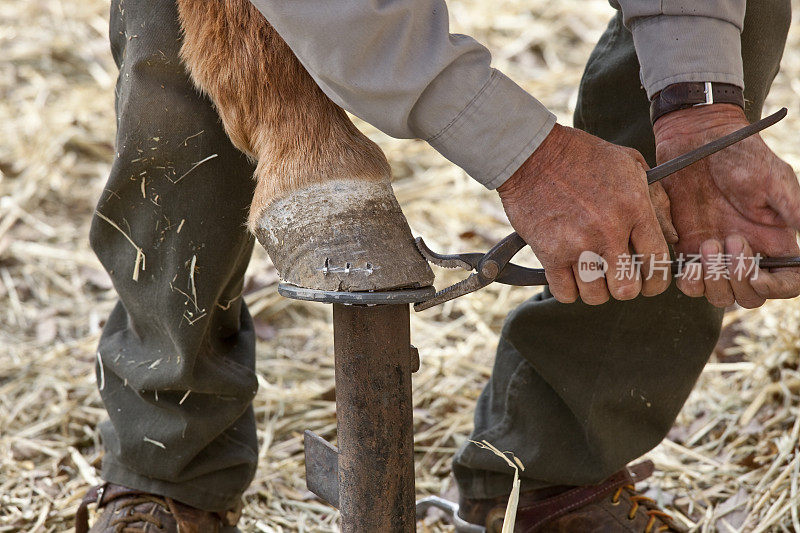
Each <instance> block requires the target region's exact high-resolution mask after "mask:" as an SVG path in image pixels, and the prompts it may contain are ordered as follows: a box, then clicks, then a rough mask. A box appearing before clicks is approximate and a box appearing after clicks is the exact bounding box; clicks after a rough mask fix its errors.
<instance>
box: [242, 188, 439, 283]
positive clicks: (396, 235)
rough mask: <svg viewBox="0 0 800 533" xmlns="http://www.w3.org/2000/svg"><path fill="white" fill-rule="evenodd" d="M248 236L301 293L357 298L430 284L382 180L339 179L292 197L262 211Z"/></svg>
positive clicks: (429, 274)
mask: <svg viewBox="0 0 800 533" xmlns="http://www.w3.org/2000/svg"><path fill="white" fill-rule="evenodd" d="M253 232H254V233H255V235H256V237H257V238H258V240H259V242H260V243H261V245H262V246H264V248H266V249H267V252H268V253H269V256H270V258H271V259H272V262H273V263H274V264H275V267H276V268H277V269H278V273H279V274H280V277H281V279H282V280H283V281H285V282H287V283H291V284H292V285H296V286H298V287H305V288H308V289H317V290H322V291H348V292H357V291H387V290H393V289H402V288H415V287H426V286H428V285H431V284H432V283H433V272H432V271H431V269H430V267H429V266H428V263H427V261H425V259H424V258H423V257H422V255H421V254H420V253H419V251H418V250H417V247H416V246H415V244H414V238H413V237H412V235H411V230H410V228H409V227H408V222H407V221H406V218H405V216H404V215H403V212H402V210H401V209H400V205H399V204H398V203H397V199H396V198H395V196H394V193H393V192H392V187H391V185H390V184H389V183H386V182H369V181H363V180H338V181H332V182H326V183H320V184H316V185H313V186H311V187H306V188H304V189H301V190H299V191H295V192H293V193H290V194H289V195H287V196H284V197H282V198H280V199H278V200H275V201H273V202H272V203H271V204H270V205H269V206H268V207H267V208H266V209H264V210H263V211H262V213H261V214H260V216H259V217H258V218H257V220H256V225H255V228H253Z"/></svg>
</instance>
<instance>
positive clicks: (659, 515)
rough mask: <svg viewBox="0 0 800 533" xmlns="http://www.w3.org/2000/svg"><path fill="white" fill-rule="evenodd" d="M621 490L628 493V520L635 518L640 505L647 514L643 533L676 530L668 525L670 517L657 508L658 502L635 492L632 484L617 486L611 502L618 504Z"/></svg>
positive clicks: (670, 520) (670, 521)
mask: <svg viewBox="0 0 800 533" xmlns="http://www.w3.org/2000/svg"><path fill="white" fill-rule="evenodd" d="M623 490H624V491H627V492H628V493H629V494H630V495H629V496H628V499H629V500H630V502H631V509H630V511H629V512H628V520H633V519H634V518H636V513H637V512H638V511H639V508H640V507H642V508H644V509H645V514H647V516H648V518H649V520H648V521H647V525H646V526H645V528H644V533H656V532H663V531H677V530H676V529H673V528H672V526H671V525H670V524H671V523H672V517H671V516H670V515H668V514H667V513H665V512H664V511H662V510H661V509H659V508H658V504H657V503H656V502H655V501H654V500H653V499H652V498H648V497H647V496H642V495H641V494H639V493H638V492H636V488H635V487H634V486H633V485H623V486H621V487H620V488H618V489H617V491H616V492H615V493H614V496H612V497H611V503H612V504H614V505H619V503H620V502H621V500H620V497H621V496H622V491H623ZM659 522H660V523H661V525H659V526H658V528H657V529H653V528H654V527H655V526H656V525H657V524H658V523H659Z"/></svg>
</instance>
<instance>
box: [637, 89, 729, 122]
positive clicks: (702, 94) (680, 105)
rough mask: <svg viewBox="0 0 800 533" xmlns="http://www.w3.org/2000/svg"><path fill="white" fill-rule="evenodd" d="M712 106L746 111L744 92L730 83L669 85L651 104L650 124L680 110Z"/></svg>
mask: <svg viewBox="0 0 800 533" xmlns="http://www.w3.org/2000/svg"><path fill="white" fill-rule="evenodd" d="M710 104H734V105H738V106H739V107H741V108H742V109H744V92H743V91H742V89H741V87H737V86H736V85H731V84H729V83H715V82H710V81H707V82H702V81H698V82H681V83H674V84H672V85H668V86H667V87H665V88H664V89H663V90H661V91H659V92H658V93H656V94H655V96H653V100H652V101H651V102H650V122H651V123H653V124H655V122H656V120H658V118H659V117H661V116H663V115H666V114H667V113H670V112H672V111H677V110H678V109H686V108H688V107H694V106H702V105H710Z"/></svg>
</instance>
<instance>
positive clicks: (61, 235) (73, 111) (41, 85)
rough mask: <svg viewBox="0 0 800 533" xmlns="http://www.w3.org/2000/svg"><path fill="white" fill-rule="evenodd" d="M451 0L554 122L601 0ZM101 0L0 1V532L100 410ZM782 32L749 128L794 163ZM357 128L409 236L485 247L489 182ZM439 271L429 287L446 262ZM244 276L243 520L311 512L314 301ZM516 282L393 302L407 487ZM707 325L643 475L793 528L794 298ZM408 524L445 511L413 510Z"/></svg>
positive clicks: (104, 151)
mask: <svg viewBox="0 0 800 533" xmlns="http://www.w3.org/2000/svg"><path fill="white" fill-rule="evenodd" d="M450 4H451V10H452V19H453V22H454V24H455V26H456V28H457V29H458V31H462V32H466V33H470V34H472V35H475V36H477V37H478V38H479V39H481V40H482V41H483V42H485V43H487V44H489V45H490V46H491V48H492V49H493V51H494V53H495V57H496V62H495V63H496V66H498V67H499V68H501V69H503V70H505V71H506V72H508V73H509V74H510V75H511V76H512V77H513V78H514V79H516V80H518V81H519V82H520V83H521V84H522V85H523V86H525V87H526V88H527V89H529V90H531V91H532V92H533V94H535V95H537V96H539V97H540V98H541V99H542V100H544V102H545V103H546V104H547V105H548V106H550V107H551V109H553V110H555V111H556V112H557V113H558V115H559V118H560V120H561V121H562V122H564V123H570V115H571V110H572V108H573V107H574V102H575V97H576V90H575V88H576V87H577V84H578V80H579V77H580V74H581V69H582V65H583V62H584V61H585V60H586V58H587V56H588V54H589V52H590V50H591V48H592V45H593V43H594V42H595V41H596V39H597V38H598V37H599V35H600V32H601V31H602V28H603V26H604V24H605V21H606V20H607V19H608V17H609V15H610V13H611V10H610V8H609V7H608V4H607V3H606V1H605V0H593V1H589V0H559V1H557V2H552V1H549V0H528V1H524V2H523V1H521V0H509V1H506V2H502V3H500V4H498V3H496V2H491V1H489V0H451V2H450ZM500 6H502V7H500ZM107 9H108V8H107V4H106V1H105V0H85V1H83V2H63V1H59V0H30V1H27V2H20V1H18V0H0V50H2V51H3V54H2V59H0V196H1V197H2V199H0V532H5V531H37V532H42V531H65V530H67V529H68V528H69V524H70V523H71V519H72V517H73V515H74V512H75V509H76V507H77V504H78V500H79V498H80V497H81V495H82V493H83V491H84V490H85V489H86V487H87V486H88V485H90V484H92V483H94V482H96V481H97V474H96V472H95V470H94V468H93V467H94V465H96V464H97V461H98V453H99V452H98V443H97V434H96V433H95V431H94V425H95V423H96V422H97V420H98V419H100V418H102V416H103V409H102V406H101V404H100V403H99V399H98V395H97V392H96V390H95V389H96V385H95V379H94V375H93V364H94V360H95V346H96V343H97V340H98V335H99V330H100V327H101V324H102V322H103V320H104V317H105V316H106V315H107V313H108V312H109V310H110V308H111V306H112V304H113V301H114V293H113V291H112V289H111V287H110V284H109V281H108V278H107V276H106V275H105V274H104V273H103V271H102V269H101V268H100V266H99V264H98V262H97V261H96V260H95V258H94V256H93V255H92V253H91V251H90V250H89V248H88V243H87V238H86V236H87V233H88V221H89V218H90V215H91V213H92V210H93V207H94V202H95V199H96V198H97V197H98V196H99V194H100V192H101V191H102V188H103V183H104V179H105V176H106V174H107V172H108V168H109V161H110V160H111V158H112V151H113V148H112V145H111V142H112V140H113V138H114V117H113V115H112V109H113V108H112V94H113V82H114V76H115V74H114V68H113V64H112V62H111V60H110V54H109V53H108V46H107V44H106V32H107V30H106V27H107V20H106V11H107ZM798 41H800V30H798V28H797V27H796V26H794V29H793V33H792V35H791V37H790V44H789V47H788V49H787V54H786V57H785V58H784V62H783V65H784V71H783V73H782V74H781V75H780V77H779V79H778V80H777V81H776V86H775V89H774V91H773V94H772V96H771V98H770V102H769V103H768V105H767V109H768V110H771V109H775V108H777V107H778V106H780V105H786V106H788V107H789V108H790V110H791V114H790V116H789V118H788V119H787V120H786V121H784V123H782V124H780V125H778V126H777V127H775V128H773V129H771V130H770V131H769V132H768V133H767V135H766V137H767V138H768V139H769V140H770V142H771V143H772V145H773V146H774V147H775V148H776V149H778V151H779V152H780V153H781V154H782V155H783V156H785V157H786V158H788V159H789V161H790V162H792V163H793V164H794V165H795V167H800V147H798V146H797V145H796V144H794V143H793V142H790V140H791V141H793V140H794V139H796V136H795V135H792V134H791V133H790V132H796V131H798V128H797V126H798V120H799V118H798V117H800V102H798V93H800V82H799V81H798V80H800V53H798V50H799V49H798ZM367 130H368V131H369V132H370V135H371V136H372V137H373V138H375V139H376V140H378V141H379V142H380V143H381V145H382V146H383V147H384V149H385V150H386V151H387V153H388V155H389V158H390V160H391V161H392V164H393V167H394V170H395V174H396V176H397V183H396V191H397V194H398V197H399V199H400V201H401V202H402V203H403V205H404V208H405V211H406V214H407V215H408V217H409V219H410V221H411V223H412V226H413V228H414V231H415V233H417V234H421V235H424V236H425V238H426V240H427V241H428V242H429V243H430V244H431V246H432V247H435V248H437V249H441V250H443V251H454V250H466V249H475V250H480V249H486V247H487V246H489V245H490V244H491V243H493V242H494V241H495V240H496V239H498V238H499V237H502V236H503V235H505V234H506V233H507V232H508V229H509V228H508V226H507V223H506V221H505V217H504V215H503V212H502V210H501V208H500V206H499V204H498V202H497V201H496V199H495V196H494V195H493V194H492V193H488V192H486V191H484V190H483V189H481V187H479V186H478V185H476V184H475V183H473V182H471V181H470V180H469V179H468V178H467V177H465V176H464V174H463V172H461V171H460V170H458V169H457V168H454V167H453V166H452V165H450V164H448V163H447V162H446V161H444V160H443V159H442V158H441V157H439V156H438V155H436V154H435V153H433V152H432V151H431V150H430V149H429V148H427V147H426V146H425V145H424V144H423V143H421V142H418V141H397V140H392V139H388V138H387V137H385V136H383V135H380V134H379V133H377V132H375V131H374V130H372V129H369V128H367ZM479 148H480V147H476V149H479ZM438 274H439V275H440V278H439V280H438V283H439V284H444V283H447V282H449V281H452V280H454V279H456V277H457V274H454V273H442V272H438ZM248 275H249V282H248V294H247V296H246V298H247V301H248V303H249V304H250V306H251V307H250V308H251V311H252V312H253V314H254V315H255V316H256V318H257V324H258V335H259V339H260V342H259V346H258V354H259V355H258V358H259V368H260V372H261V374H260V381H261V388H260V391H259V393H258V396H257V398H256V402H255V404H256V413H257V416H258V427H259V437H260V441H261V452H260V466H261V467H260V469H259V471H258V474H257V477H256V479H255V481H254V483H253V485H252V487H251V488H250V489H249V490H248V492H247V495H246V502H247V506H246V510H245V518H244V523H243V526H244V529H245V530H246V531H265V532H269V531H332V530H334V529H335V524H336V519H337V517H336V514H335V512H332V511H331V509H330V508H328V507H326V506H325V505H323V504H321V503H320V502H319V501H317V500H316V499H314V498H312V497H311V496H310V494H309V493H308V491H307V490H306V489H305V487H304V482H303V478H302V474H303V461H302V430H303V429H306V428H308V429H312V430H314V431H316V432H317V433H318V434H320V435H322V436H324V437H327V438H333V437H334V434H335V419H334V404H333V402H332V401H331V392H332V386H333V369H332V364H331V363H332V347H331V335H330V331H331V330H330V309H329V308H328V307H326V306H323V305H314V304H305V303H300V302H293V301H289V300H284V299H282V298H281V297H279V296H278V295H277V294H276V292H275V275H274V271H273V270H271V269H270V267H269V266H268V262H267V260H266V259H265V255H264V254H263V253H262V252H257V253H256V256H255V258H254V261H253V263H252V265H251V268H250V271H249V274H248ZM532 293H533V289H513V290H512V289H509V288H507V287H491V288H489V289H487V290H484V291H482V292H481V293H480V294H478V295H472V296H469V297H465V298H462V299H460V300H458V301H455V302H450V303H448V304H446V305H444V306H443V307H442V308H440V309H438V310H435V311H428V312H425V313H424V314H422V315H420V316H414V318H413V323H412V328H413V338H414V342H415V344H416V345H417V346H418V347H419V349H420V353H421V356H422V369H421V371H420V372H419V373H418V374H416V375H415V378H414V388H415V415H416V417H415V425H416V445H417V466H418V490H419V493H420V495H423V494H438V493H440V492H442V491H446V490H447V489H448V488H449V486H450V483H451V481H450V478H449V470H450V459H451V456H452V454H453V452H454V451H455V450H456V448H457V447H458V445H459V444H460V443H461V442H463V440H464V439H465V438H467V436H468V435H469V430H470V427H471V416H472V407H473V404H474V402H475V399H476V398H477V396H478V394H479V392H480V389H481V386H482V384H483V383H484V382H485V380H486V378H487V377H488V375H489V372H490V368H491V362H492V355H493V349H494V344H495V341H496V338H497V334H498V331H499V328H500V325H501V323H502V320H503V317H504V316H505V314H506V313H507V312H508V310H509V309H511V308H512V307H513V306H514V305H515V304H517V303H519V302H521V301H522V300H523V299H525V298H527V297H528V296H530V295H531V294H532ZM727 322H729V323H732V322H735V324H736V326H735V329H734V328H731V329H729V330H728V331H729V332H731V331H733V332H735V333H736V335H733V337H734V338H729V339H728V344H729V345H730V346H729V348H727V350H726V351H725V352H724V353H723V352H718V353H717V354H715V356H714V357H713V358H712V361H711V363H710V364H709V365H708V367H707V368H706V371H705V372H704V373H703V376H702V377H701V379H700V382H699V384H698V387H697V388H696V390H695V391H694V393H693V394H692V396H691V398H690V399H689V402H688V404H687V405H686V407H685V409H684V410H683V412H682V414H681V416H680V418H679V419H678V422H677V424H676V426H675V428H674V429H673V431H672V432H671V433H670V436H669V438H668V440H666V441H665V442H664V443H663V444H662V445H660V446H659V447H658V448H657V449H656V450H654V451H653V452H652V453H651V454H650V457H651V458H653V459H654V460H655V462H656V464H657V466H658V467H659V473H658V474H657V475H656V476H655V477H654V478H652V479H651V481H650V487H649V491H650V493H651V494H652V495H654V496H655V497H657V498H658V499H660V500H661V501H662V502H664V503H667V504H671V505H672V506H673V508H674V509H676V510H678V511H679V512H680V513H681V515H682V516H684V517H685V521H686V523H687V524H696V527H697V530H701V531H800V524H798V516H797V515H798V512H797V507H796V502H797V501H798V495H797V491H798V470H800V459H798V456H797V454H796V450H797V445H798V444H797V440H798V429H799V428H800V426H799V425H798V424H800V422H798V420H800V419H798V418H797V416H796V412H797V402H798V400H799V399H800V374H798V342H800V335H798V327H800V305H798V302H796V301H792V302H772V303H770V304H768V305H767V306H765V307H764V308H762V309H760V310H757V311H754V312H743V311H740V312H737V313H735V314H732V315H729V316H728V318H727ZM729 337H731V335H729ZM487 453H489V452H487ZM670 494H674V495H677V499H674V500H673V499H671V497H670V496H669V495H670ZM420 529H421V530H422V531H448V530H449V528H448V526H447V525H446V524H443V523H440V522H436V520H435V518H434V517H432V518H430V519H428V520H427V521H426V522H425V523H423V524H421V527H420Z"/></svg>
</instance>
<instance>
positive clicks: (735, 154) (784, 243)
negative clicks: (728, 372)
mask: <svg viewBox="0 0 800 533" xmlns="http://www.w3.org/2000/svg"><path fill="white" fill-rule="evenodd" d="M747 124H748V121H747V119H746V117H745V115H744V112H743V111H742V110H741V109H740V108H739V107H737V106H734V105H730V104H714V105H710V106H703V107H694V108H689V109H684V110H680V111H674V112H672V113H669V114H667V115H664V116H663V117H661V118H659V119H658V120H657V121H656V124H655V126H654V132H655V136H656V152H657V159H658V161H659V162H663V161H667V160H669V159H671V158H673V157H676V156H678V155H680V154H682V153H684V152H688V151H689V150H692V149H694V148H697V147H698V146H700V145H702V144H705V143H707V142H710V141H713V140H714V139H717V138H719V137H722V136H723V135H725V134H728V133H730V132H732V131H734V130H737V129H739V128H741V127H743V126H746V125H747ZM663 183H664V189H665V190H666V191H667V194H668V195H669V199H670V203H671V207H672V220H673V222H674V224H675V227H676V228H677V230H678V236H679V239H680V240H679V241H678V243H677V245H676V247H675V248H676V251H677V252H679V253H684V254H697V253H700V254H701V255H702V264H703V270H704V272H703V273H702V275H693V276H682V277H680V278H679V279H678V288H679V289H680V290H681V291H683V292H684V293H685V294H687V295H688V296H695V297H697V296H703V295H705V296H706V298H708V300H709V301H710V302H711V303H712V304H714V305H716V306H718V307H724V306H728V305H732V304H733V303H734V301H736V302H738V303H739V305H741V306H742V307H747V308H752V307H758V306H760V305H761V304H763V303H764V301H765V299H768V298H792V297H795V296H797V295H798V294H800V270H798V269H780V270H776V271H773V272H768V271H766V270H759V271H757V272H756V271H755V269H750V268H749V266H750V265H751V264H752V261H750V262H748V261H747V260H746V259H745V260H742V259H741V257H744V258H749V257H752V256H753V255H754V254H755V253H760V254H761V255H763V256H795V255H798V252H800V250H798V247H797V241H796V238H795V229H797V228H800V185H798V183H797V178H796V176H795V174H794V172H793V171H792V168H791V167H790V166H789V165H788V164H787V163H785V162H784V161H782V160H781V159H780V158H778V157H777V156H776V155H775V154H774V153H773V152H772V151H771V150H770V149H769V148H768V147H767V145H766V144H765V143H764V141H763V140H762V139H761V137H760V136H758V135H755V136H753V137H750V138H748V139H745V140H744V141H741V142H739V143H737V144H735V145H733V146H731V147H729V148H726V149H725V150H723V151H721V152H719V153H717V154H714V155H712V156H710V157H707V158H706V159H703V160H702V161H700V162H698V163H695V164H694V165H692V166H690V167H688V168H687V169H685V170H683V171H681V172H679V173H677V174H675V175H674V176H670V177H668V178H666V179H665V180H664V181H663ZM720 254H723V255H720ZM728 255H729V256H730V257H731V258H732V261H730V265H729V267H728V268H727V272H726V275H725V276H720V275H719V271H716V272H714V273H713V274H712V269H714V268H715V267H714V266H713V265H712V263H715V262H716V263H717V264H720V261H721V260H722V259H725V258H726V257H725V256H728ZM748 263H749V264H748ZM737 267H738V268H739V270H737ZM747 270H750V275H747V276H745V275H743V273H744V272H746V271H747ZM697 274H700V273H699V272H698V273H697ZM726 277H727V278H728V279H725V278H726Z"/></svg>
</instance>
